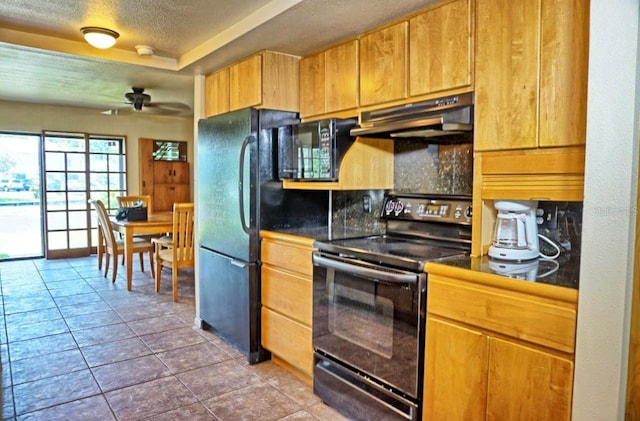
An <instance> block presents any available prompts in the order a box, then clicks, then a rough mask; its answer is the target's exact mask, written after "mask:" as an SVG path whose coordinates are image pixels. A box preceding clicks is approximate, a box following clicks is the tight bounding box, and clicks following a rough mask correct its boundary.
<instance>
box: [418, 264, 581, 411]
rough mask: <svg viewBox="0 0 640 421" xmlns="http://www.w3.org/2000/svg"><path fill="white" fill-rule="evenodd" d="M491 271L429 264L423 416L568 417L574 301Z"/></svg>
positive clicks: (571, 373) (570, 392)
mask: <svg viewBox="0 0 640 421" xmlns="http://www.w3.org/2000/svg"><path fill="white" fill-rule="evenodd" d="M468 272H471V271H468ZM471 273H473V272H471ZM481 276H482V274H479V275H478V277H481ZM469 278H471V277H469ZM492 279H494V280H495V279H497V283H496V284H494V285H484V284H482V282H477V283H476V282H465V281H463V280H458V279H455V278H453V277H448V276H439V275H434V274H432V273H431V272H430V274H429V300H428V302H427V333H426V347H425V349H426V350H425V352H426V354H425V371H424V396H423V401H424V406H423V416H422V419H423V420H425V421H427V420H447V421H455V420H461V421H462V420H464V421H467V420H485V419H486V420H496V421H498V420H535V421H539V420H549V421H558V420H570V419H571V402H572V390H573V367H574V362H573V361H574V350H575V346H574V343H575V309H576V306H577V302H571V301H572V298H570V299H569V300H565V298H566V296H567V295H566V294H564V293H565V292H566V291H561V294H560V295H561V296H562V297H561V299H558V300H556V299H555V298H554V297H553V293H551V294H546V296H545V294H543V295H542V296H538V295H536V294H531V295H529V294H527V293H526V292H527V289H528V290H532V289H535V286H533V285H531V284H524V283H523V284H522V285H518V284H514V285H516V286H517V288H516V290H513V291H510V290H505V289H502V288H501V287H502V286H503V285H510V284H509V282H511V283H513V282H518V281H506V283H504V282H502V281H500V280H499V279H498V277H497V276H493V278H492ZM520 286H523V287H526V288H519V287H520ZM558 288H559V287H558ZM547 292H549V291H548V290H547ZM569 295H571V294H569ZM571 297H572V295H571ZM576 299H577V294H576ZM536 304H537V305H536ZM559 332H564V334H560V333H559Z"/></svg>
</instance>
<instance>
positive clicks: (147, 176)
mask: <svg viewBox="0 0 640 421" xmlns="http://www.w3.org/2000/svg"><path fill="white" fill-rule="evenodd" d="M153 142H154V140H153V139H147V138H140V139H138V160H139V168H138V178H139V180H140V194H142V195H149V196H153V184H154V182H153V164H154V160H153Z"/></svg>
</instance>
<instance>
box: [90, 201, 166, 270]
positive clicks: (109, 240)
mask: <svg viewBox="0 0 640 421" xmlns="http://www.w3.org/2000/svg"><path fill="white" fill-rule="evenodd" d="M89 202H90V203H91V204H92V205H93V207H94V208H95V210H96V214H97V216H98V229H100V230H102V236H103V238H104V241H105V244H104V254H105V256H106V259H105V267H104V277H105V278H106V277H107V273H108V272H109V264H110V261H111V260H113V271H112V278H111V279H112V282H115V281H116V276H117V274H118V255H123V256H124V241H123V240H120V239H116V236H115V233H114V232H113V226H112V225H111V221H110V220H109V215H108V214H107V209H106V208H105V206H104V203H102V201H101V200H90V201H89ZM133 252H134V253H138V254H139V255H140V271H142V272H144V255H143V253H144V252H148V253H149V263H150V265H151V276H152V277H154V278H155V270H154V266H153V245H152V244H151V242H149V241H147V240H144V239H142V238H134V239H133ZM99 259H100V260H102V259H101V257H99ZM127 264H132V262H127Z"/></svg>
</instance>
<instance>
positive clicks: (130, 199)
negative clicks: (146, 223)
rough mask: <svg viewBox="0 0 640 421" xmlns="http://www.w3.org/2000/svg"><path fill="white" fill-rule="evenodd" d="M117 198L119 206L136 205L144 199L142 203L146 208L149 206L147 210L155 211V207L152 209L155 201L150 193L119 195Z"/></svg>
mask: <svg viewBox="0 0 640 421" xmlns="http://www.w3.org/2000/svg"><path fill="white" fill-rule="evenodd" d="M116 199H117V200H118V207H121V208H124V207H127V208H129V207H131V206H133V205H135V204H136V203H137V202H138V201H142V205H143V206H144V207H145V208H147V212H148V213H152V212H153V209H152V204H153V201H152V200H151V196H149V195H148V194H145V195H142V196H117V197H116Z"/></svg>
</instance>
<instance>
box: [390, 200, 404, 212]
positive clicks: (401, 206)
mask: <svg viewBox="0 0 640 421" xmlns="http://www.w3.org/2000/svg"><path fill="white" fill-rule="evenodd" d="M402 209H404V204H403V203H402V202H401V201H399V200H398V201H397V202H396V204H395V206H394V209H393V210H394V212H395V213H396V215H400V212H402Z"/></svg>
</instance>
